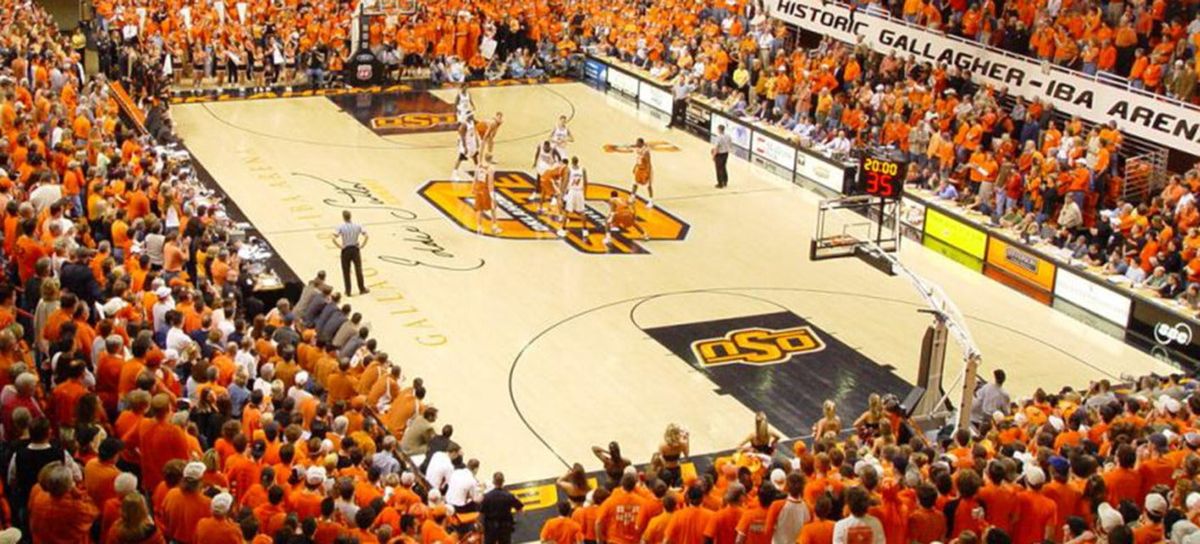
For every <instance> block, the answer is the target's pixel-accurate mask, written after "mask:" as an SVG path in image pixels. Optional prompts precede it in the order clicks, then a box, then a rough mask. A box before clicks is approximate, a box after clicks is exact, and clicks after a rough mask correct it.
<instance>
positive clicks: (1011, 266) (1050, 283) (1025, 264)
mask: <svg viewBox="0 0 1200 544" xmlns="http://www.w3.org/2000/svg"><path fill="white" fill-rule="evenodd" d="M986 262H987V267H988V268H991V269H996V270H999V271H1002V273H1004V274H1006V275H1008V276H1011V277H1013V278H1014V279H1017V280H1019V281H1020V282H1021V283H1025V284H1027V285H1028V286H1030V287H1032V288H1033V289H1034V290H1036V291H1038V292H1040V293H1041V294H1043V295H1045V296H1034V298H1037V299H1038V300H1041V301H1043V302H1045V303H1047V304H1049V303H1050V296H1049V295H1050V293H1051V292H1052V291H1054V273H1055V271H1056V270H1057V268H1058V267H1057V266H1055V265H1054V264H1053V263H1051V262H1050V261H1047V260H1046V259H1043V258H1041V257H1039V256H1037V255H1036V254H1034V253H1032V252H1030V251H1027V250H1026V249H1025V248H1022V247H1021V246H1019V245H1017V244H1013V243H1009V242H1008V241H1006V240H1003V239H1001V238H998V237H996V236H992V237H990V238H989V239H988V247H987V261H986ZM1018 290H1020V289H1018ZM1031 296H1032V295H1031Z"/></svg>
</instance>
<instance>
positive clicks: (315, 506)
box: [289, 465, 326, 519]
mask: <svg viewBox="0 0 1200 544" xmlns="http://www.w3.org/2000/svg"><path fill="white" fill-rule="evenodd" d="M325 478H326V472H325V467H323V466H317V465H314V466H311V467H308V470H306V471H305V472H304V488H303V489H299V490H296V491H293V492H292V494H291V497H290V498H289V500H291V501H292V511H293V512H295V513H296V516H297V517H299V518H300V519H305V518H310V517H311V518H318V517H320V516H321V501H322V500H324V499H325Z"/></svg>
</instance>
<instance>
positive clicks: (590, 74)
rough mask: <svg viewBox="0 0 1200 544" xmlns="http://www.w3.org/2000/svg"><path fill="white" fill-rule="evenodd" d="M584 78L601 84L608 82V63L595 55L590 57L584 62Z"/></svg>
mask: <svg viewBox="0 0 1200 544" xmlns="http://www.w3.org/2000/svg"><path fill="white" fill-rule="evenodd" d="M583 79H584V80H586V81H587V82H589V83H597V84H600V85H603V84H605V83H607V82H608V65H607V64H604V62H603V61H601V60H599V59H597V58H595V57H588V58H587V60H586V61H584V63H583Z"/></svg>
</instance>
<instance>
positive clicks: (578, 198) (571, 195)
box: [558, 157, 588, 238]
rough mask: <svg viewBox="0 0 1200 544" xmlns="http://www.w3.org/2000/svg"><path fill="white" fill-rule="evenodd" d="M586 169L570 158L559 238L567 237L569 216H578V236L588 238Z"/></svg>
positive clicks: (573, 158) (574, 158) (569, 223)
mask: <svg viewBox="0 0 1200 544" xmlns="http://www.w3.org/2000/svg"><path fill="white" fill-rule="evenodd" d="M586 193H587V169H585V168H584V167H582V166H580V165H579V157H571V166H570V167H569V168H567V189H566V191H565V194H564V195H563V222H562V226H561V227H559V229H558V235H559V236H566V235H567V228H569V227H570V225H571V216H572V215H577V216H579V227H580V229H579V230H580V235H581V236H582V237H583V238H587V237H588V228H587V216H585V215H584V211H585V208H586V206H587V199H586V197H585V196H584V195H585V194H586Z"/></svg>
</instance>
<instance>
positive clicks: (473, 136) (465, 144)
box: [453, 117, 479, 172]
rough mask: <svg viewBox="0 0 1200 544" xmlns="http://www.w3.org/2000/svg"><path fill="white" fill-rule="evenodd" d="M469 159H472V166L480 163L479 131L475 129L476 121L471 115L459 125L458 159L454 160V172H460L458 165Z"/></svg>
mask: <svg viewBox="0 0 1200 544" xmlns="http://www.w3.org/2000/svg"><path fill="white" fill-rule="evenodd" d="M467 160H469V161H471V165H472V166H478V165H479V132H477V131H476V130H475V122H474V120H472V119H471V118H470V117H468V118H467V119H466V122H465V123H459V125H458V160H456V161H454V170H453V172H458V167H459V166H462V163H463V161H467Z"/></svg>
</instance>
